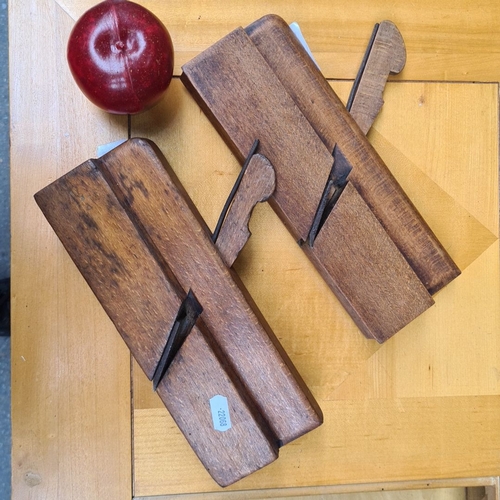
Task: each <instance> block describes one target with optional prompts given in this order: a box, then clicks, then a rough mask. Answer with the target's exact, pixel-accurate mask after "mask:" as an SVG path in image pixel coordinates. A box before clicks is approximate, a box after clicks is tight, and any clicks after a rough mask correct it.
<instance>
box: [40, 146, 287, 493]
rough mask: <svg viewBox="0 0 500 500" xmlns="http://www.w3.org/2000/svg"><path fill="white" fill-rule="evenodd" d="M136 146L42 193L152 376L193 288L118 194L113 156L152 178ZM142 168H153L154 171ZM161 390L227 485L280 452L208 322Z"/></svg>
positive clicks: (47, 210)
mask: <svg viewBox="0 0 500 500" xmlns="http://www.w3.org/2000/svg"><path fill="white" fill-rule="evenodd" d="M134 146H135V147H134ZM137 149H140V145H135V144H133V143H130V142H129V143H126V144H125V145H123V146H121V147H120V148H119V149H118V150H117V151H114V152H112V153H109V154H108V155H107V156H105V157H103V158H102V159H101V160H97V161H93V160H89V161H87V162H85V163H84V164H82V165H81V166H79V167H77V168H75V169H74V170H72V171H71V172H69V173H68V174H67V175H65V176H63V177H61V178H60V179H58V180H57V181H55V182H53V183H52V184H50V185H49V186H47V187H46V188H44V189H43V190H41V191H39V192H38V193H37V194H36V200H37V203H38V204H39V206H40V208H41V209H42V211H43V213H44V215H45V216H46V217H47V219H48V221H49V222H50V224H51V226H52V227H53V229H54V230H55V232H56V233H57V235H58V237H59V238H60V240H61V241H62V243H63V245H64V247H65V248H66V250H67V251H68V253H69V254H70V256H71V258H72V259H73V261H74V262H75V264H76V266H77V267H78V269H79V270H80V272H81V273H82V275H83V276H84V278H85V280H86V281H87V283H88V284H89V286H90V287H91V289H92V290H93V292H94V293H95V294H96V296H97V298H98V300H99V302H100V303H101V305H102V306H103V308H104V309H105V310H106V312H107V314H108V316H109V317H110V318H111V320H112V321H113V323H114V325H115V326H116V328H117V330H118V331H119V333H120V334H121V336H122V338H123V339H124V341H125V342H126V344H127V346H128V347H129V349H130V351H131V353H132V355H133V356H134V358H135V360H136V361H137V362H138V363H139V365H140V366H141V367H142V369H143V371H144V373H145V374H146V375H147V376H148V378H149V379H151V378H152V377H153V372H154V370H155V367H156V365H157V364H158V361H159V359H160V356H161V352H162V350H163V347H164V345H165V343H166V340H167V337H168V334H169V332H170V330H171V328H172V324H173V321H174V319H175V317H176V314H177V311H178V309H179V306H180V304H181V302H182V300H183V298H184V296H185V291H183V290H182V288H181V287H180V286H179V284H178V283H177V281H176V278H175V273H173V272H172V270H171V269H169V268H168V262H165V260H164V259H162V258H161V257H158V258H157V256H156V250H155V249H154V247H151V245H150V244H149V243H148V235H147V233H145V232H144V231H141V229H140V219H136V220H135V221H134V220H132V219H131V218H129V215H128V213H127V211H126V209H125V208H124V206H123V205H122V204H121V203H122V202H123V200H120V198H122V197H125V198H126V197H127V194H126V193H125V194H123V193H116V192H114V191H113V187H114V186H113V182H112V180H110V179H109V178H108V174H107V167H106V165H107V163H108V158H112V159H110V160H109V161H110V162H113V160H114V162H113V164H116V163H119V164H120V168H121V169H126V170H127V171H129V172H130V174H129V175H130V176H131V177H132V178H133V180H134V181H135V184H136V185H139V184H141V183H143V182H144V178H143V177H142V176H141V175H140V172H138V173H137V174H136V173H135V168H134V167H135V164H134V159H135V158H136V157H137V155H134V151H135V150H137ZM147 153H149V154H150V155H152V157H153V158H151V159H150V160H149V161H154V152H153V151H152V150H151V149H150V148H147V151H146V154H143V155H142V157H141V159H142V161H145V162H146V163H147V161H148V154H147ZM116 157H118V158H117V159H116ZM143 170H145V171H146V172H147V168H144V169H143ZM108 182H110V184H108ZM151 202H152V200H151ZM162 222H163V221H162V219H161V218H160V217H158V216H157V218H156V223H157V225H158V226H159V227H160V230H162V231H165V230H166V229H165V225H164V224H163V223H162ZM189 230H192V231H195V230H196V229H195V228H192V227H189ZM256 357H257V356H256ZM254 359H255V358H254ZM267 359H269V356H267V355H265V356H263V357H262V363H265V362H266V361H265V360H267ZM270 371H272V369H271V370H270ZM158 394H159V396H160V398H161V399H162V400H163V402H164V404H165V405H166V407H167V408H168V410H169V411H170V414H171V415H172V418H173V419H174V420H175V421H176V422H177V424H178V425H179V428H180V429H181V431H182V433H183V434H184V436H185V438H186V439H187V440H188V442H189V443H190V445H191V446H192V448H193V449H194V451H195V452H196V454H197V455H198V457H199V458H200V460H201V461H202V463H203V465H204V466H205V468H206V469H207V470H208V471H209V472H210V475H211V476H212V477H213V478H214V479H215V480H216V481H217V483H218V484H220V485H221V486H227V485H229V484H231V483H233V482H235V481H237V480H239V479H241V478H243V477H245V476H246V475H248V474H250V473H252V472H255V471H256V470H258V469H260V468H262V467H263V466H265V465H267V464H269V463H270V462H272V461H274V460H275V459H276V458H277V456H278V452H277V444H278V443H277V438H276V437H275V436H274V435H273V433H272V432H271V430H270V429H269V427H268V424H267V423H266V422H265V420H264V417H263V416H262V415H261V414H260V413H259V411H258V410H257V408H256V407H255V404H253V402H252V399H251V397H249V395H248V394H247V391H246V390H245V388H244V387H243V386H242V384H241V383H240V381H239V378H238V376H237V375H236V374H235V373H234V370H232V369H231V367H230V366H229V364H228V362H227V360H226V358H225V357H224V355H223V354H222V353H221V352H220V349H219V348H218V346H217V344H216V343H215V342H214V341H213V339H212V335H211V333H210V331H209V330H208V329H207V327H206V326H205V325H204V323H203V319H200V320H199V321H198V325H197V326H195V327H194V329H193V331H192V332H191V334H190V335H189V336H188V338H187V340H186V341H185V342H184V344H183V346H182V347H181V350H180V351H179V353H178V355H177V356H176V358H175V359H174V362H173V363H172V365H171V367H170V369H169V370H168V372H167V375H166V376H165V377H164V378H163V379H162V381H161V382H160V385H159V386H158ZM219 394H221V395H223V396H224V397H226V398H228V401H229V405H230V413H231V421H232V426H231V428H230V429H228V430H227V431H226V432H219V431H217V430H215V429H214V426H213V423H212V418H211V415H210V410H209V400H210V398H212V397H213V396H216V395H219Z"/></svg>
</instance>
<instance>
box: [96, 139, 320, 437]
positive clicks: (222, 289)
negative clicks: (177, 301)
mask: <svg viewBox="0 0 500 500" xmlns="http://www.w3.org/2000/svg"><path fill="white" fill-rule="evenodd" d="M128 145H129V147H128V149H127V150H125V149H123V148H117V149H115V150H113V151H111V152H110V153H109V154H108V155H107V157H106V161H105V163H104V164H103V168H105V169H106V177H107V179H108V182H110V183H111V184H114V190H115V192H120V193H122V196H123V199H122V200H121V202H122V204H123V205H125V206H126V207H127V212H128V213H129V215H130V216H131V217H132V219H137V220H140V222H141V225H142V227H143V231H144V232H145V233H146V234H147V235H148V238H150V240H151V242H152V244H153V245H154V246H155V248H156V249H157V251H158V252H159V253H160V254H161V255H162V257H163V258H164V259H165V260H166V262H168V264H169V266H170V268H171V269H172V271H173V272H174V273H175V277H176V278H177V280H178V281H179V284H180V286H181V287H182V288H183V290H185V291H186V290H188V289H191V290H192V291H193V293H194V295H195V296H196V298H197V299H198V301H199V302H200V304H201V305H202V307H203V312H202V314H201V318H202V319H203V320H204V322H205V324H206V325H207V327H208V328H209V330H210V331H211V333H212V335H213V337H214V339H215V341H216V342H217V344H218V345H219V347H220V348H221V351H222V352H223V353H224V355H225V357H226V358H227V360H228V361H229V363H230V364H231V366H232V368H233V369H234V371H235V372H236V373H237V374H238V377H239V378H240V380H241V381H242V383H243V385H244V386H245V388H246V390H247V391H248V393H249V395H250V397H251V398H252V400H253V401H255V403H256V405H257V407H258V408H259V410H260V412H261V413H262V414H263V415H264V416H265V418H266V421H267V422H268V423H269V427H270V428H271V429H272V431H273V433H274V434H275V435H276V436H277V438H278V439H279V440H280V441H281V442H282V443H283V444H286V443H289V442H290V441H292V440H293V439H296V438H297V437H299V436H301V435H303V434H304V433H306V432H308V431H310V430H312V429H314V428H316V427H317V426H318V425H320V424H321V422H322V416H321V410H320V408H319V406H318V405H317V403H316V401H315V400H314V398H313V396H312V395H311V394H310V392H309V390H308V389H307V387H306V385H305V384H304V382H303V381H302V379H301V378H300V376H299V375H298V374H297V373H296V371H295V369H294V367H293V365H292V363H291V361H290V359H289V358H288V356H286V354H285V353H284V352H283V350H282V348H281V346H280V345H279V342H278V340H277V339H276V337H275V336H274V334H273V332H272V331H271V329H270V328H269V326H268V325H267V323H266V322H265V320H264V318H263V317H262V316H261V315H260V313H259V312H258V310H257V307H256V306H255V304H254V303H253V302H252V300H251V297H250V296H249V295H248V293H247V292H246V290H245V289H244V286H243V284H242V283H241V282H240V281H239V280H238V278H237V276H236V275H235V274H234V273H232V272H231V271H230V270H229V268H228V267H227V266H226V264H225V263H224V261H223V259H222V258H221V256H220V254H219V252H218V250H217V248H216V247H215V246H214V244H213V243H212V241H211V239H210V234H209V231H208V229H207V227H206V225H205V223H204V222H203V219H202V218H201V216H200V215H199V213H198V211H197V209H196V207H195V206H194V205H193V204H192V202H191V201H190V200H189V197H188V196H187V194H186V193H185V192H184V190H183V188H182V186H181V185H180V183H179V182H178V180H177V179H176V177H175V174H174V173H173V171H172V170H171V168H170V166H169V165H168V163H167V161H166V160H165V158H164V157H163V155H162V154H161V152H160V151H159V150H158V149H157V148H156V147H154V146H153V145H152V144H151V143H149V142H147V141H144V140H139V139H134V140H131V141H129V143H128ZM125 162H128V165H129V166H128V168H123V164H124V163H125Z"/></svg>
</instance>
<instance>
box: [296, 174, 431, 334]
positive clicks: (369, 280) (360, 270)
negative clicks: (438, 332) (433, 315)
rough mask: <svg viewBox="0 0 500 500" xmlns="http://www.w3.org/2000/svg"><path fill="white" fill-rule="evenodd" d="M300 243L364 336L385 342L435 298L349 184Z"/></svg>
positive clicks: (425, 308) (429, 305)
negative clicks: (311, 236)
mask: <svg viewBox="0 0 500 500" xmlns="http://www.w3.org/2000/svg"><path fill="white" fill-rule="evenodd" d="M360 235H361V236H360ZM332 242H334V244H333V245H332ZM303 248H304V251H305V252H306V253H307V255H308V256H309V257H310V259H311V261H312V262H313V263H314V265H315V266H316V269H318V271H319V272H320V274H321V275H322V276H323V278H324V279H325V281H326V282H327V284H328V285H329V286H330V287H331V289H332V290H334V291H335V293H336V295H337V297H338V299H339V300H340V302H341V303H342V304H343V306H344V307H345V308H346V310H347V311H348V312H349V314H350V315H351V317H352V318H353V319H354V321H355V322H356V324H357V325H358V327H359V329H360V330H361V331H362V332H363V333H364V334H365V335H366V336H367V337H368V338H372V339H375V340H377V341H378V342H385V341H386V340H387V339H389V338H390V337H392V336H393V335H394V334H395V333H396V332H398V331H399V330H401V329H402V328H404V327H405V326H406V325H407V324H408V323H410V322H411V321H412V320H413V319H415V318H416V317H417V316H419V315H420V314H422V313H423V312H424V311H426V310H427V309H428V308H429V307H431V305H432V304H433V303H434V301H433V300H432V298H431V297H430V295H429V294H428V293H427V290H426V289H425V287H424V286H423V285H422V283H421V282H420V280H418V279H415V273H414V272H413V270H412V269H411V268H410V266H409V265H408V262H406V260H405V259H404V257H403V256H402V255H401V254H400V253H399V251H398V250H397V248H396V246H395V245H394V243H393V242H392V240H390V239H389V238H387V234H386V233H385V231H384V229H383V227H382V226H381V225H380V224H379V223H378V221H377V219H376V218H375V216H374V215H373V213H372V212H371V211H370V209H369V208H368V207H367V206H366V204H365V203H364V201H363V200H362V198H361V197H360V196H359V194H358V192H357V191H356V188H355V187H354V186H353V185H352V184H351V183H348V184H347V186H346V187H345V189H344V191H343V192H342V194H341V196H340V198H339V200H338V201H337V203H336V204H335V207H334V208H333V210H332V212H331V214H330V216H329V217H328V219H327V220H326V222H325V224H324V226H323V228H322V229H321V231H320V232H319V234H318V237H317V238H316V241H315V243H314V246H313V247H312V248H311V247H309V246H307V245H305V246H304V247H303ZM353 249H354V251H353ZM374 309H375V311H374Z"/></svg>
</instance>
